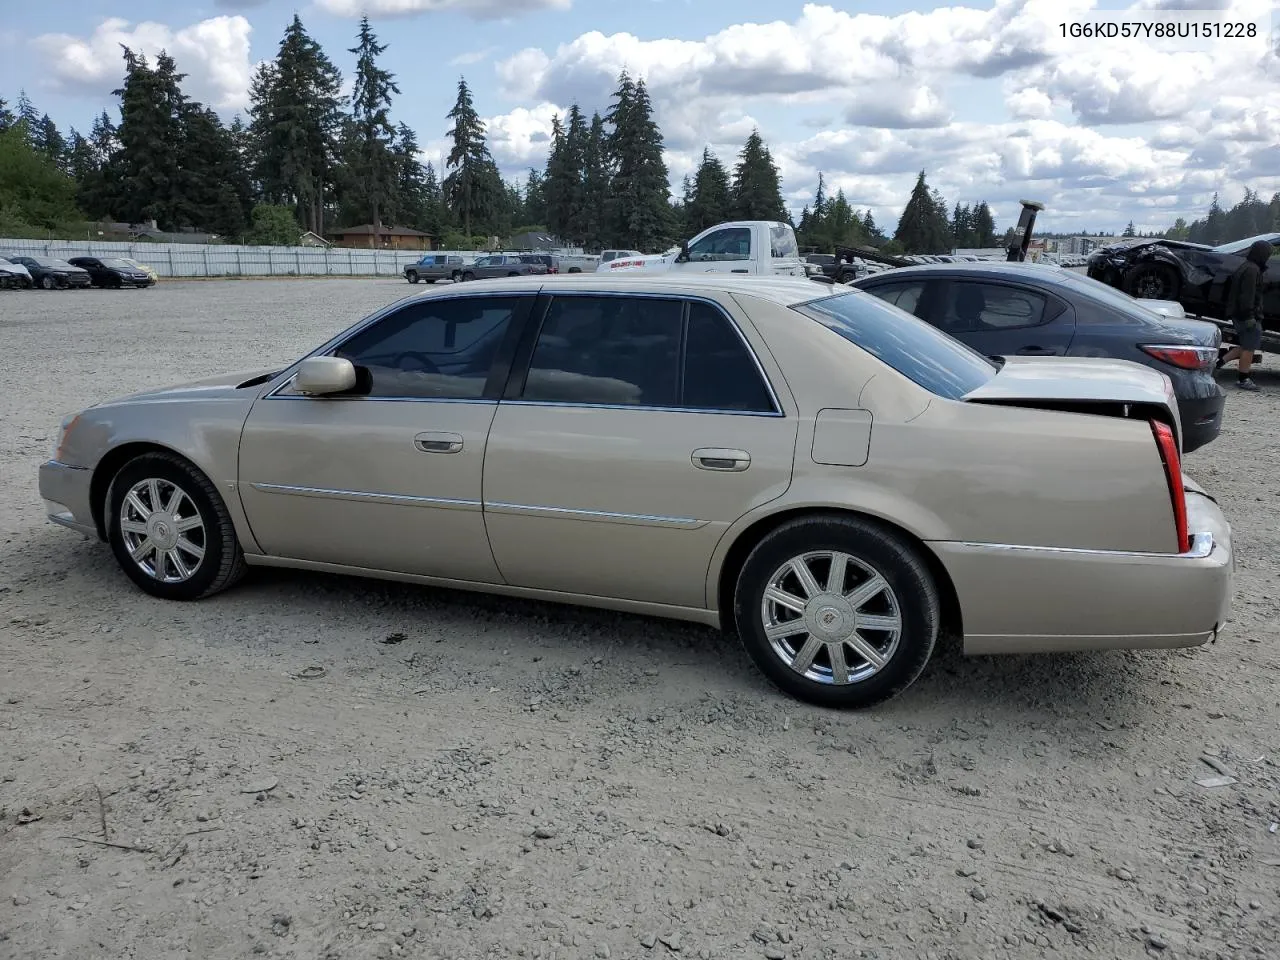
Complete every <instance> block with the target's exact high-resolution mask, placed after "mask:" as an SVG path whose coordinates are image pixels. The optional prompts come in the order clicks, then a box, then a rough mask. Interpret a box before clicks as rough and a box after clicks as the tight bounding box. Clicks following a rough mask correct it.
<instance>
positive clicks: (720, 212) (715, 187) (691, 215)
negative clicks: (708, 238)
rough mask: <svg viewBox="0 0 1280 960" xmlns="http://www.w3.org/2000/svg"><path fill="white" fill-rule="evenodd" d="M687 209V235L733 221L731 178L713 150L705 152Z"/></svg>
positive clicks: (685, 212)
mask: <svg viewBox="0 0 1280 960" xmlns="http://www.w3.org/2000/svg"><path fill="white" fill-rule="evenodd" d="M684 208H685V209H684V218H685V231H686V232H687V233H688V234H689V235H690V236H693V235H694V234H698V233H701V232H702V231H703V230H705V229H706V228H707V227H710V226H714V225H715V224H717V223H723V222H724V221H725V220H728V219H730V210H731V209H732V198H731V195H730V191H729V174H728V172H727V171H726V170H725V168H724V164H722V163H721V162H720V159H719V158H718V157H717V156H716V155H715V154H714V153H712V152H711V148H710V147H704V148H703V150H702V162H701V163H699V164H698V170H697V173H695V174H694V176H693V181H692V182H691V184H690V189H689V192H688V197H687V199H686V200H685V202H684Z"/></svg>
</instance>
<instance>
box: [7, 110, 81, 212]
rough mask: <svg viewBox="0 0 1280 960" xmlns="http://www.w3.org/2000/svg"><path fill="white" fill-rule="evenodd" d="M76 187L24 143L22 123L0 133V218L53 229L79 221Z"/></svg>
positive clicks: (44, 157) (24, 135) (51, 163)
mask: <svg viewBox="0 0 1280 960" xmlns="http://www.w3.org/2000/svg"><path fill="white" fill-rule="evenodd" d="M75 190H76V185H75V183H73V182H72V180H71V178H70V177H68V176H67V175H66V174H65V173H63V172H62V171H61V170H59V169H58V168H57V167H56V166H55V165H54V164H53V162H52V161H50V160H49V158H48V157H46V156H44V155H43V154H42V153H40V152H39V151H37V150H36V149H34V148H33V147H32V146H31V144H30V143H29V142H28V140H27V136H26V132H25V130H24V129H23V124H21V123H17V124H14V125H12V126H10V127H9V128H7V129H6V130H4V131H3V132H0V215H2V216H3V218H4V219H5V220H6V221H9V222H13V221H16V222H17V223H18V224H20V225H24V226H29V227H40V228H43V229H55V228H57V227H58V226H60V225H61V224H65V223H67V222H69V221H74V220H78V219H80V215H79V212H78V211H77V210H76V208H75V205H74V202H73V200H74V197H75Z"/></svg>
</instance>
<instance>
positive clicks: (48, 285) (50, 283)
mask: <svg viewBox="0 0 1280 960" xmlns="http://www.w3.org/2000/svg"><path fill="white" fill-rule="evenodd" d="M56 285H57V284H56V282H55V281H54V279H53V277H51V276H49V275H48V274H47V273H46V274H45V275H44V276H43V277H41V278H40V289H41V290H52V289H53V288H54V287H55V286H56Z"/></svg>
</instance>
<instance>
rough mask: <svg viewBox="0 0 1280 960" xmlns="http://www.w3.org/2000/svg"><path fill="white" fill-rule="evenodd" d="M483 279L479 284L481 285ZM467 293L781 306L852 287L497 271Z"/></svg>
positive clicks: (442, 291)
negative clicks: (663, 297) (719, 299)
mask: <svg viewBox="0 0 1280 960" xmlns="http://www.w3.org/2000/svg"><path fill="white" fill-rule="evenodd" d="M482 285H483V286H482ZM453 289H455V288H453V287H439V288H433V289H430V290H426V291H424V292H422V293H420V294H418V295H417V296H419V297H433V296H447V295H448V292H449V291H450V290H453ZM465 290H466V292H467V293H471V292H473V291H474V292H477V293H478V292H480V291H481V290H494V291H504V292H506V291H510V292H522V293H524V292H527V293H537V292H539V291H546V292H547V293H557V292H562V293H570V292H577V293H624V294H625V293H645V294H667V295H669V296H699V295H705V294H707V293H711V292H716V293H729V294H734V293H737V294H741V295H743V296H749V297H757V298H759V299H761V300H767V301H769V302H771V303H776V304H778V305H780V306H785V307H790V306H794V305H795V304H798V303H807V302H809V301H811V300H821V299H824V298H826V297H830V296H832V295H836V294H841V293H845V294H848V293H853V292H854V291H853V290H852V289H851V288H849V287H846V286H840V287H833V286H832V285H830V284H822V283H816V282H815V281H813V280H809V279H807V278H805V277H774V276H732V275H730V274H724V273H698V274H691V275H690V274H676V275H671V274H664V273H658V274H649V275H643V274H641V273H640V272H639V271H637V272H635V273H630V272H623V273H603V274H601V273H562V274H555V275H548V276H542V275H535V276H529V277H498V278H495V279H493V280H473V281H471V282H469V283H467V284H466V287H465Z"/></svg>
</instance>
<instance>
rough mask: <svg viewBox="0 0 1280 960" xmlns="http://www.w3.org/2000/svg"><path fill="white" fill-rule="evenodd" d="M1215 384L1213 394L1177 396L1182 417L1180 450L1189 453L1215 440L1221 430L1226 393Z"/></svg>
mask: <svg viewBox="0 0 1280 960" xmlns="http://www.w3.org/2000/svg"><path fill="white" fill-rule="evenodd" d="M1214 386H1215V391H1214V392H1215V396H1212V397H1204V398H1196V399H1185V398H1183V397H1178V413H1179V415H1180V416H1181V417H1182V452H1183V453H1190V452H1191V451H1192V450H1197V449H1199V448H1200V447H1203V446H1204V445H1205V444H1207V443H1210V442H1212V441H1213V440H1216V439H1217V437H1218V434H1219V433H1221V432H1222V410H1223V407H1225V406H1226V402H1227V395H1226V393H1225V392H1224V391H1223V390H1222V388H1221V387H1218V386H1217V384H1216V383H1215V384H1214Z"/></svg>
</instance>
